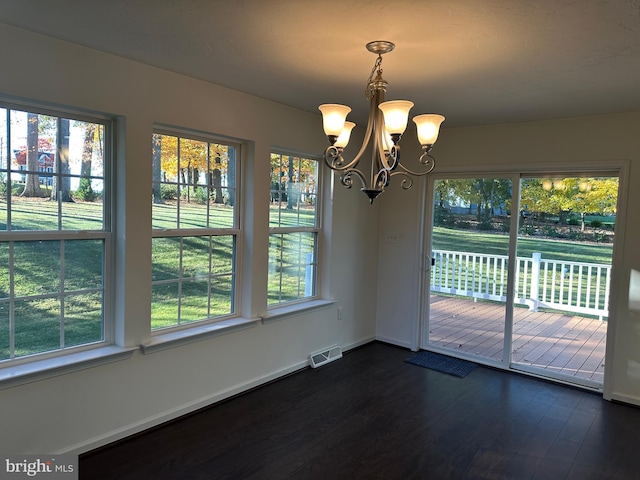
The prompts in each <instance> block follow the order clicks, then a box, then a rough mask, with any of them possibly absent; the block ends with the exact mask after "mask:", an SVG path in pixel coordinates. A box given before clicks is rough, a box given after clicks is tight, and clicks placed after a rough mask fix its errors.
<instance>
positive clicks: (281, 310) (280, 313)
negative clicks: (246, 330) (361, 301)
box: [262, 300, 336, 323]
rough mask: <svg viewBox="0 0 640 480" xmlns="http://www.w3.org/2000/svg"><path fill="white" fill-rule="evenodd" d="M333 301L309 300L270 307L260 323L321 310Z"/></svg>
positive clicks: (333, 302)
mask: <svg viewBox="0 0 640 480" xmlns="http://www.w3.org/2000/svg"><path fill="white" fill-rule="evenodd" d="M335 303H336V301H335V300H309V301H307V302H301V303H293V304H289V305H285V306H283V307H276V308H272V309H271V310H269V311H268V312H267V314H266V315H265V316H264V317H262V323H270V322H274V321H277V320H282V319H284V318H287V317H290V316H292V315H300V314H303V313H308V312H312V311H315V310H321V309H323V308H328V307H330V306H332V305H333V304H335Z"/></svg>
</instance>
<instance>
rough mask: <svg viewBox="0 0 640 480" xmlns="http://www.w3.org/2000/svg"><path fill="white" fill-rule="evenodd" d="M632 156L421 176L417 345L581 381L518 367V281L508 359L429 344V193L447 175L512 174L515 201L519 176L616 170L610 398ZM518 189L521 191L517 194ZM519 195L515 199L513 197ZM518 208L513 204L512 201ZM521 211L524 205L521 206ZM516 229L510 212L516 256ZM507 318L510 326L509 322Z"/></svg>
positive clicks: (606, 388)
mask: <svg viewBox="0 0 640 480" xmlns="http://www.w3.org/2000/svg"><path fill="white" fill-rule="evenodd" d="M629 168H630V162H629V161H628V160H615V161H607V162H582V163H580V164H576V163H569V162H560V163H554V164H550V163H545V164H536V165H527V164H523V165H516V166H513V165H500V166H496V165H484V166H481V167H474V168H470V167H462V168H452V167H449V168H447V167H446V166H443V167H441V168H439V169H438V171H437V173H432V174H430V175H428V177H427V181H426V182H422V190H421V195H420V196H421V200H422V201H421V207H420V209H419V210H420V215H421V218H422V219H424V220H423V221H421V222H420V227H421V230H420V242H419V244H420V252H419V253H420V259H421V262H420V264H421V268H420V271H421V275H420V281H419V282H418V288H419V291H418V298H419V309H418V312H419V318H418V320H417V322H416V323H417V326H416V327H417V328H416V331H415V335H416V336H415V339H414V341H413V342H412V343H413V345H415V346H416V347H417V348H415V350H417V349H422V350H430V351H434V352H439V353H445V354H446V355H449V356H455V357H459V358H462V359H466V360H472V361H475V362H478V363H482V364H484V365H488V366H491V367H496V368H500V369H504V370H509V371H514V372H519V373H523V374H526V375H530V376H534V377H540V378H545V379H551V380H553V381H555V382H557V383H565V384H569V385H572V386H576V384H574V383H572V382H569V381H563V380H562V379H556V378H550V377H547V376H544V375H541V374H539V373H537V372H533V371H526V370H523V369H517V370H516V369H513V368H512V366H511V354H510V352H511V348H510V346H511V337H512V329H513V293H514V292H513V289H514V285H513V282H511V281H509V282H508V292H507V305H506V308H507V313H506V315H505V332H504V334H505V339H504V341H505V344H504V349H503V362H491V361H487V360H486V359H483V358H478V357H475V356H472V355H467V354H461V353H460V352H452V351H450V350H445V349H438V348H437V347H430V346H429V344H428V339H429V338H428V335H429V315H430V280H431V279H430V272H431V246H432V233H433V212H434V202H433V201H431V200H430V199H433V198H434V194H435V192H434V183H435V180H440V179H444V178H479V177H483V178H487V177H496V178H508V177H510V178H512V205H518V207H519V200H520V179H521V178H527V177H538V176H566V177H581V176H615V177H618V200H617V210H616V224H615V229H614V244H613V252H612V258H611V266H612V272H613V273H612V279H611V285H610V287H609V288H610V291H609V317H608V319H607V322H608V323H607V342H606V353H605V371H604V381H603V386H602V389H601V391H602V394H603V397H604V398H605V399H606V400H610V399H611V395H612V390H613V385H612V376H613V375H612V373H613V365H614V357H613V356H614V353H615V348H614V345H615V336H616V323H617V318H618V317H617V307H618V292H619V286H620V283H621V281H622V273H621V272H623V271H624V270H623V264H622V252H623V251H624V238H625V236H624V235H625V222H624V221H622V222H619V221H617V219H619V218H621V219H625V218H626V209H627V195H628V178H629ZM516 193H517V197H516ZM514 199H515V200H516V202H514V201H513V200H514ZM512 211H513V206H512ZM516 211H519V210H516ZM517 231H518V216H517V215H511V219H510V232H511V234H510V236H509V257H510V258H514V256H515V254H516V246H517ZM514 269H515V262H511V261H510V262H509V278H510V279H511V278H513V274H514ZM507 324H508V326H506V325H507ZM505 357H508V361H504V360H505ZM577 386H579V387H584V388H588V387H587V386H585V385H577Z"/></svg>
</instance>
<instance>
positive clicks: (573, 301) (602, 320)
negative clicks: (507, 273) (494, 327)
mask: <svg viewBox="0 0 640 480" xmlns="http://www.w3.org/2000/svg"><path fill="white" fill-rule="evenodd" d="M617 198H618V178H617V177H570V176H558V177H554V178H550V177H524V178H522V179H521V180H520V211H519V216H520V221H519V228H518V235H517V264H516V277H515V285H516V288H515V299H514V313H513V334H512V358H511V361H512V366H513V368H516V369H519V370H526V371H530V372H532V373H536V374H541V375H544V376H549V377H553V378H558V379H561V380H565V381H569V382H572V383H577V384H582V385H585V386H592V387H600V386H601V385H602V382H603V380H604V359H605V344H606V336H607V320H608V316H609V286H610V282H611V259H612V253H613V240H614V225H615V212H616V205H617Z"/></svg>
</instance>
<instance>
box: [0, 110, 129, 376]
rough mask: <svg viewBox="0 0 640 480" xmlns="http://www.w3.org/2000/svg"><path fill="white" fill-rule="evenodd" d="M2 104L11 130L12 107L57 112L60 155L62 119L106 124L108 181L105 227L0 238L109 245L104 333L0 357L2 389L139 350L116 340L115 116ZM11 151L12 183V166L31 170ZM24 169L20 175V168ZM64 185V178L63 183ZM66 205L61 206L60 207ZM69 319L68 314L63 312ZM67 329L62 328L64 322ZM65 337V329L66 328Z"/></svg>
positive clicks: (104, 193) (8, 150)
mask: <svg viewBox="0 0 640 480" xmlns="http://www.w3.org/2000/svg"><path fill="white" fill-rule="evenodd" d="M0 108H2V109H4V110H5V113H6V115H7V118H6V121H7V127H6V128H7V130H9V129H10V112H11V111H21V112H28V113H33V114H38V115H46V116H52V117H57V118H58V121H57V127H58V130H57V135H58V139H57V141H56V144H57V146H56V148H57V151H56V158H59V154H60V143H61V142H60V119H69V120H76V121H82V122H88V123H95V124H100V125H102V126H103V128H104V138H103V148H104V151H103V158H102V161H103V176H102V177H101V178H100V177H96V178H100V180H101V181H102V183H103V191H102V209H103V210H102V215H103V218H102V229H100V230H72V229H66V230H62V229H58V230H9V229H8V228H9V226H7V230H2V231H0V239H1V241H2V243H8V244H9V245H10V247H9V248H10V249H12V248H13V247H12V245H13V244H14V243H15V242H34V241H55V242H63V241H70V240H100V241H102V242H104V243H103V245H104V249H103V259H102V288H101V292H102V312H101V313H102V338H101V340H98V341H92V342H87V343H83V344H79V345H73V346H69V347H64V346H63V347H61V348H57V349H53V350H49V351H45V352H39V353H34V354H30V355H24V356H19V357H13V358H9V359H5V360H2V361H0V388H5V387H8V386H13V385H18V384H22V383H27V382H30V381H35V380H38V379H41V378H48V377H50V376H52V375H58V374H61V373H66V372H69V371H73V370H75V369H79V368H86V367H87V366H88V365H100V364H104V363H109V362H111V361H118V360H121V359H122V358H124V357H125V356H130V355H131V352H132V350H133V349H131V348H121V347H117V346H115V345H113V344H114V340H115V319H114V315H113V312H114V305H113V301H114V300H113V299H114V292H113V290H114V278H115V277H114V275H115V271H114V265H115V261H114V255H115V249H114V236H115V233H114V222H113V214H114V211H115V210H114V209H115V203H114V191H113V178H115V177H114V168H115V163H116V162H115V156H114V152H115V148H114V142H115V136H114V132H115V118H114V117H111V116H108V115H102V114H97V113H93V112H92V113H90V114H87V113H84V112H80V111H77V110H75V109H70V108H69V109H67V108H59V107H57V106H56V107H53V108H52V107H48V106H46V105H43V104H40V103H37V102H33V103H32V102H28V101H27V102H22V101H20V102H15V101H13V100H11V101H4V100H3V99H0ZM4 147H5V148H6V151H5V152H3V155H5V158H6V160H7V161H6V165H4V164H3V165H0V171H1V172H2V173H3V174H4V175H7V178H5V181H7V182H9V181H10V179H9V178H8V173H9V170H11V171H12V172H13V175H15V176H16V177H18V178H19V177H24V175H25V174H24V173H22V172H25V171H26V170H27V167H26V165H24V166H22V165H20V166H19V167H12V165H11V154H12V152H11V149H12V146H11V145H10V142H7V145H5V146H4ZM18 171H19V172H21V173H20V174H17V172H18ZM57 175H60V173H52V174H51V178H53V177H54V176H57ZM59 184H60V183H59ZM59 208H60V207H59ZM10 211H11V208H10V206H8V207H7V215H10ZM60 215H61V211H60V210H58V222H60ZM9 270H10V271H11V270H13V266H12V265H10V267H9ZM63 270H64V265H62V266H61V271H63ZM10 288H11V292H13V285H10ZM58 295H59V296H64V297H66V296H67V295H68V293H67V292H59V294H58ZM46 297H51V298H55V295H54V296H52V294H51V295H47V296H46ZM24 298H33V299H34V300H36V301H37V300H38V299H40V298H45V297H44V296H40V295H28V296H26V297H24ZM14 301H15V298H14V294H13V293H10V298H9V299H8V300H7V301H6V302H5V303H10V304H13V302H14ZM62 315H63V319H62V320H61V322H64V313H62ZM10 322H11V325H10V337H11V338H10V342H11V347H10V350H13V348H12V346H13V342H14V339H13V335H14V333H15V330H14V326H13V322H14V321H13V320H10ZM61 329H62V327H61ZM61 336H62V338H64V333H61Z"/></svg>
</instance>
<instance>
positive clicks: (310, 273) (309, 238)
mask: <svg viewBox="0 0 640 480" xmlns="http://www.w3.org/2000/svg"><path fill="white" fill-rule="evenodd" d="M315 242H316V233H314V232H299V233H298V232H296V233H286V234H272V235H270V236H269V259H270V262H269V304H274V303H281V302H286V301H291V300H297V299H300V298H305V297H311V296H313V295H314V294H315V292H314V279H315V265H316V263H315Z"/></svg>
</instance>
